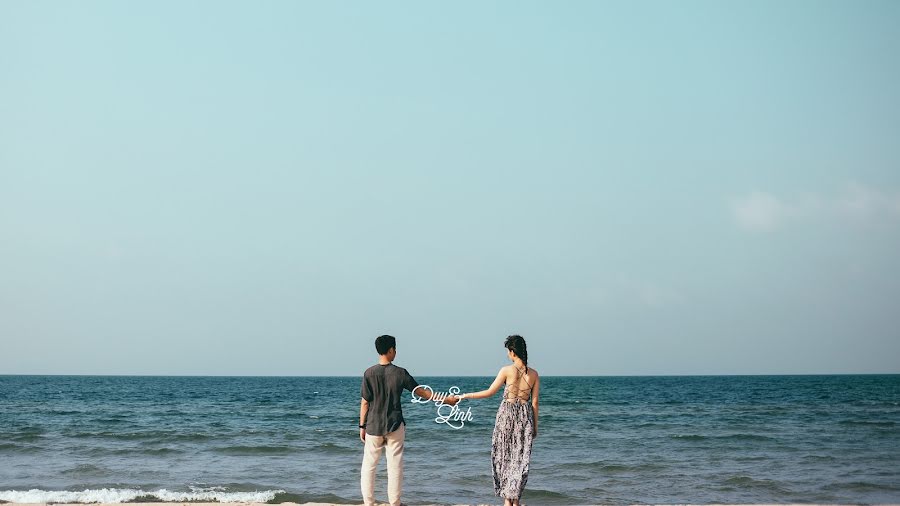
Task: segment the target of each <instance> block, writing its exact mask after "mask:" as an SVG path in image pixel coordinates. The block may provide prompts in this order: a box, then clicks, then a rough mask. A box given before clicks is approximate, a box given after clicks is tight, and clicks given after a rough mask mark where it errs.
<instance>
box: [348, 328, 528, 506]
mask: <svg viewBox="0 0 900 506" xmlns="http://www.w3.org/2000/svg"><path fill="white" fill-rule="evenodd" d="M504 347H505V348H506V355H507V357H508V358H509V360H510V361H511V362H512V364H511V365H508V366H506V367H504V368H502V369H500V372H499V373H498V374H497V378H496V379H495V380H494V382H493V383H491V386H490V387H488V388H487V390H482V391H480V392H471V393H464V394H460V395H458V396H453V395H451V396H449V397H447V398H446V399H444V400H443V403H444V404H449V405H451V406H453V405H455V404H456V403H458V402H459V401H461V400H463V399H485V398H488V397H491V396H493V395H494V394H496V393H497V391H499V390H500V388H501V387H503V389H504V390H503V400H502V402H500V407H499V408H498V409H497V420H496V423H495V425H494V433H493V436H492V438H491V464H492V470H493V477H494V492H495V493H496V494H497V495H498V496H500V497H502V498H503V499H504V505H505V506H518V504H519V499H520V497H521V496H522V490H524V489H525V482H526V481H527V480H528V465H529V462H530V461H531V446H532V444H533V442H534V438H535V437H537V426H538V424H537V421H538V390H539V388H540V377H539V376H538V373H537V371H535V370H534V369H531V368H530V367H528V350H527V349H526V347H525V339H524V338H522V336H519V335H512V336H509V337H507V338H506V342H505V343H504ZM375 350H376V351H377V352H378V355H379V358H378V364H376V365H373V366H372V367H370V368H368V369H366V372H365V373H363V380H362V389H361V394H362V400H361V401H360V408H359V438H360V440H362V442H363V443H364V444H365V451H364V453H363V462H362V471H361V474H360V487H361V490H362V496H363V502H364V503H365V506H374V504H375V468H376V467H377V466H378V461H379V460H380V459H381V454H382V453H386V458H387V474H388V500H389V501H390V504H391V506H400V505H401V502H400V494H401V492H402V489H403V441H404V437H405V434H406V429H405V425H406V422H405V421H404V419H403V411H402V409H401V399H402V397H403V391H404V390H409V391H410V392H413V393H414V394H415V395H417V396H419V397H420V398H423V399H431V398H432V396H435V395H437V393H435V392H432V391H431V390H430V389H425V388H422V387H420V386H419V384H418V383H416V380H415V379H413V377H412V376H411V375H410V374H409V372H407V370H406V369H404V368H402V367H398V366H396V365H394V364H393V363H392V362H393V361H394V358H396V356H397V340H396V339H395V338H394V337H393V336H388V335H384V336H379V337H378V338H377V339H375Z"/></svg>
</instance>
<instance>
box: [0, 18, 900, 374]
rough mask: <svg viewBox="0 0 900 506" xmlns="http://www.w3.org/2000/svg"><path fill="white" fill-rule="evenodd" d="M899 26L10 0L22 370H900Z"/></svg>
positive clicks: (6, 294)
mask: <svg viewBox="0 0 900 506" xmlns="http://www.w3.org/2000/svg"><path fill="white" fill-rule="evenodd" d="M897 26H900V3H898V2H894V1H885V2H882V1H874V0H873V1H865V2H854V1H842V2H833V1H801V0H798V1H792V2H782V1H753V2H749V1H747V2H717V1H709V2H695V1H685V2H663V1H659V2H632V1H629V2H578V1H571V2H522V1H515V2H513V1H509V2H502V1H498V2H456V3H446V2H391V3H361V2H287V1H284V2H282V1H275V0H273V1H266V2H249V1H248V2H228V1H215V2H213V1H192V2H180V1H152V2H151V1H135V2H118V1H109V2H101V1H84V2H50V1H40V0H38V1H33V0H28V1H24V0H23V1H19V0H13V1H5V2H0V374H134V375H145V374H147V375H170V374H171V375H182V374H183V375H288V376H294V375H359V374H361V372H362V370H364V369H365V368H366V367H368V366H369V365H371V364H373V363H374V362H375V361H376V360H377V355H376V353H375V350H374V339H375V337H377V336H378V335H380V334H384V333H387V334H391V335H394V336H396V337H397V340H398V356H397V359H396V363H397V364H398V365H401V366H403V367H406V368H407V369H409V371H410V372H411V373H413V374H414V375H418V376H429V375H484V376H490V375H493V374H495V373H496V371H497V370H498V369H499V368H500V367H502V366H503V365H506V364H507V363H508V361H507V358H506V353H505V349H504V348H503V341H504V339H505V338H506V336H507V335H510V334H514V333H518V334H521V335H522V336H524V337H525V339H526V341H527V343H528V349H529V365H531V366H533V367H535V368H536V369H537V370H538V371H539V372H540V373H541V374H544V375H686V374H844V373H900V142H898V139H900V57H898V55H900V30H897Z"/></svg>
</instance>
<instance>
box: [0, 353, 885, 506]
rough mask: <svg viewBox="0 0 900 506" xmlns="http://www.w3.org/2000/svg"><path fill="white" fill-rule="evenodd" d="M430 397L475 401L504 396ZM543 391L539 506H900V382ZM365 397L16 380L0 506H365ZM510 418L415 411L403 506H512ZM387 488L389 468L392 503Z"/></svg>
mask: <svg viewBox="0 0 900 506" xmlns="http://www.w3.org/2000/svg"><path fill="white" fill-rule="evenodd" d="M399 365H402V364H399ZM411 372H412V373H413V374H414V375H415V373H416V371H411ZM416 379H417V380H418V381H419V382H420V383H422V384H428V385H430V386H432V387H433V388H434V389H435V390H439V391H446V390H447V389H448V388H449V387H451V386H458V387H460V388H461V389H462V390H463V391H473V390H481V389H484V388H487V387H488V385H489V384H490V382H491V380H492V379H493V378H488V377H484V378H478V377H459V378H456V377H453V378H451V377H418V376H417V377H416ZM541 381H542V382H541V404H540V419H539V434H538V437H537V439H536V440H535V446H534V449H533V456H532V462H531V470H530V475H529V478H528V484H527V487H526V491H525V495H524V497H523V501H524V502H525V503H527V504H532V505H542V504H547V505H554V504H558V505H575V504H683V503H689V504H707V503H819V504H828V503H852V504H878V503H900V375H860V376H849V375H835V376H693V377H691V376H668V377H606V376H599V377H568V376H562V377H560V376H557V377H553V376H547V377H543V378H542V380H541ZM359 389H360V378H359V377H197V376H189V377H166V376H149V377H139V376H0V501H10V502H95V501H102V502H127V501H159V500H161V501H173V502H174V501H179V502H181V501H191V500H195V501H199V500H205V501H222V502H225V501H261V502H264V501H268V502H285V501H293V502H301V503H302V502H308V501H322V502H334V503H357V504H358V503H360V502H361V497H360V492H359V467H360V463H361V460H362V443H361V442H360V441H359V432H358V429H357V427H356V425H357V419H358V414H359ZM499 402H500V395H499V394H498V395H497V396H495V397H493V398H491V399H485V400H466V401H463V402H462V403H461V404H460V407H461V408H463V410H466V409H468V410H469V412H470V413H471V420H469V421H465V422H464V425H463V426H462V427H461V428H458V429H456V428H453V427H451V426H449V425H448V424H446V423H438V422H436V421H435V418H436V417H437V414H438V413H437V407H436V406H435V405H434V404H414V403H412V402H408V403H406V404H405V405H404V408H403V410H404V415H405V417H406V419H407V434H406V450H405V482H404V495H403V498H404V502H406V503H408V504H423V503H428V504H459V503H464V504H485V503H487V504H497V503H500V504H502V501H501V500H498V499H497V498H496V497H495V496H494V494H493V482H492V479H491V466H490V443H491V431H492V429H493V423H494V417H495V415H496V411H497V406H498V404H499ZM451 421H452V420H451ZM456 425H458V423H457V424H456ZM385 479H386V478H385V472H384V461H383V460H382V463H381V465H380V468H379V476H378V482H377V489H376V490H377V491H378V494H377V497H378V498H379V499H380V500H385V499H386V497H385V489H386V484H385Z"/></svg>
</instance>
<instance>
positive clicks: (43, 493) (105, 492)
mask: <svg viewBox="0 0 900 506" xmlns="http://www.w3.org/2000/svg"><path fill="white" fill-rule="evenodd" d="M282 492H284V490H255V491H252V492H225V491H223V490H222V489H221V487H212V488H205V489H198V488H195V489H193V490H192V491H190V492H182V491H176V490H166V489H164V488H161V489H157V490H141V489H133V488H99V489H85V490H82V491H77V490H40V489H36V488H33V489H31V490H0V500H3V501H7V502H17V503H48V502H59V503H122V502H128V501H133V500H134V499H136V498H138V497H155V498H157V499H159V500H160V501H162V502H180V501H208V502H266V501H271V500H272V499H274V498H275V494H279V493H282Z"/></svg>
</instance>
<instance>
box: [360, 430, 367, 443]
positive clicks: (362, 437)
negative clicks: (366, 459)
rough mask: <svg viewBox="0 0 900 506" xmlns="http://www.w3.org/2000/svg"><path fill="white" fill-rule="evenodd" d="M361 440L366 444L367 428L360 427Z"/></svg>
mask: <svg viewBox="0 0 900 506" xmlns="http://www.w3.org/2000/svg"><path fill="white" fill-rule="evenodd" d="M359 440H360V441H362V442H363V444H366V429H359Z"/></svg>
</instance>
